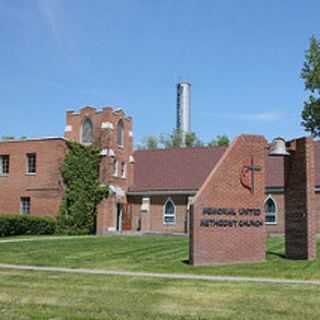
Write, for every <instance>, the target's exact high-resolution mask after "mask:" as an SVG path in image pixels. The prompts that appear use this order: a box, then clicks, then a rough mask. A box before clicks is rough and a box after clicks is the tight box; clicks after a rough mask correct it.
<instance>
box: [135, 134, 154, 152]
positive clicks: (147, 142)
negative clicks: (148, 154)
mask: <svg viewBox="0 0 320 320" xmlns="http://www.w3.org/2000/svg"><path fill="white" fill-rule="evenodd" d="M158 144H159V140H158V138H157V137H155V136H148V137H145V138H143V140H142V144H140V145H138V149H140V150H144V149H148V150H152V149H158Z"/></svg>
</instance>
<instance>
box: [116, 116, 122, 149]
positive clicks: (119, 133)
mask: <svg viewBox="0 0 320 320" xmlns="http://www.w3.org/2000/svg"><path fill="white" fill-rule="evenodd" d="M117 144H118V145H119V146H123V145H124V126H123V121H122V120H121V119H120V120H119V122H118V125H117Z"/></svg>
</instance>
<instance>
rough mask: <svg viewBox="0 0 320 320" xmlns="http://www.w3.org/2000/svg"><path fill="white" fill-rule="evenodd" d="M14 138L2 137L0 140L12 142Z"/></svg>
mask: <svg viewBox="0 0 320 320" xmlns="http://www.w3.org/2000/svg"><path fill="white" fill-rule="evenodd" d="M15 138H16V137H14V136H2V137H1V140H3V141H8V140H14V139H15Z"/></svg>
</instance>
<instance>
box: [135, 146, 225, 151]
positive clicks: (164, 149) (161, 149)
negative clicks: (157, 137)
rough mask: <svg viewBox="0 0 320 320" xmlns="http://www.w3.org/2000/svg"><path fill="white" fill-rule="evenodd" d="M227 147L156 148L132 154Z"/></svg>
mask: <svg viewBox="0 0 320 320" xmlns="http://www.w3.org/2000/svg"><path fill="white" fill-rule="evenodd" d="M227 147H228V145H221V146H203V147H174V148H157V149H137V150H134V152H158V151H169V150H190V149H191V150H195V149H198V150H200V149H220V148H227Z"/></svg>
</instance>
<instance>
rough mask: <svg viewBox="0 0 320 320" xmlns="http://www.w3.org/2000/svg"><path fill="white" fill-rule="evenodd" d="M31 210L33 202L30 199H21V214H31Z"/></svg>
mask: <svg viewBox="0 0 320 320" xmlns="http://www.w3.org/2000/svg"><path fill="white" fill-rule="evenodd" d="M30 208H31V201H30V198H29V197H22V198H21V199H20V213H21V214H29V213H30Z"/></svg>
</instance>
